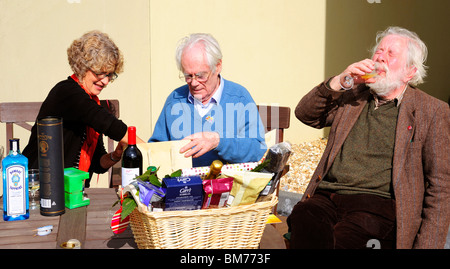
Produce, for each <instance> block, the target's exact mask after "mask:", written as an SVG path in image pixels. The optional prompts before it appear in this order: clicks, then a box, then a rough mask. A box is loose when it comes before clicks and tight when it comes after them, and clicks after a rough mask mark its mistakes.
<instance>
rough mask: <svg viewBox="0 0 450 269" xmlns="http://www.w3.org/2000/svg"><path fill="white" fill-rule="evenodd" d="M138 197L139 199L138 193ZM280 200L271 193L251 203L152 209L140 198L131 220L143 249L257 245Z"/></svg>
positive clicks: (225, 247) (221, 247) (244, 246)
mask: <svg viewBox="0 0 450 269" xmlns="http://www.w3.org/2000/svg"><path fill="white" fill-rule="evenodd" d="M130 193H132V195H133V196H135V195H134V192H133V191H131V192H130ZM135 200H136V201H139V199H136V196H135ZM277 203H278V198H277V196H276V195H271V196H270V197H268V200H267V201H264V202H258V203H254V204H250V205H242V206H235V207H227V208H219V209H202V210H186V211H163V212H149V211H148V210H147V209H146V207H145V206H144V205H143V204H141V203H140V202H137V204H138V207H137V208H136V209H135V210H134V211H133V212H132V213H131V214H130V224H131V229H132V231H133V235H134V239H135V241H136V244H137V245H138V247H139V248H140V249H154V248H155V249H189V248H194V249H231V248H233V249H234V248H258V246H259V242H260V240H261V237H262V234H263V232H264V228H265V225H266V221H267V218H268V216H269V214H271V212H272V208H273V207H274V206H275V205H276V204H277Z"/></svg>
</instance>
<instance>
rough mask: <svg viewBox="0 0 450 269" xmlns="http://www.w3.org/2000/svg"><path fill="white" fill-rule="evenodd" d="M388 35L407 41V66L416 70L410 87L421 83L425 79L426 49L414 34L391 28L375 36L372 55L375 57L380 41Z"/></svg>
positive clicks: (398, 28) (395, 27)
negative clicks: (403, 38) (404, 38)
mask: <svg viewBox="0 0 450 269" xmlns="http://www.w3.org/2000/svg"><path fill="white" fill-rule="evenodd" d="M388 35H397V36H402V37H406V38H407V39H408V51H407V57H408V58H407V64H408V65H409V66H414V67H415V68H416V73H415V74H414V76H413V78H412V79H411V80H410V81H409V84H410V85H412V86H417V85H419V84H421V83H423V81H424V79H425V77H426V76H427V66H426V65H425V62H426V60H427V56H428V49H427V46H426V45H425V43H424V42H423V41H422V40H421V39H420V38H419V36H418V35H417V34H416V33H414V32H411V31H409V30H407V29H405V28H401V27H397V26H391V27H389V28H387V29H386V30H385V31H383V32H379V33H378V34H377V37H376V45H375V46H374V47H373V49H372V55H375V52H376V51H377V48H378V46H379V45H380V43H381V40H383V38H385V37H386V36H388Z"/></svg>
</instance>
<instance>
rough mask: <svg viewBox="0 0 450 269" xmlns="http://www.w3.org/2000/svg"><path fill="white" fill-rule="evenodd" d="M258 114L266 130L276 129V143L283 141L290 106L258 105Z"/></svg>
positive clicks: (289, 114) (287, 125) (288, 119)
mask: <svg viewBox="0 0 450 269" xmlns="http://www.w3.org/2000/svg"><path fill="white" fill-rule="evenodd" d="M257 107H258V111H259V115H260V116H261V120H262V122H263V124H264V126H265V127H266V132H268V131H271V130H273V129H276V130H277V138H276V143H280V142H283V139H284V129H287V128H289V125H290V118H291V108H290V107H284V106H265V105H258V106H257Z"/></svg>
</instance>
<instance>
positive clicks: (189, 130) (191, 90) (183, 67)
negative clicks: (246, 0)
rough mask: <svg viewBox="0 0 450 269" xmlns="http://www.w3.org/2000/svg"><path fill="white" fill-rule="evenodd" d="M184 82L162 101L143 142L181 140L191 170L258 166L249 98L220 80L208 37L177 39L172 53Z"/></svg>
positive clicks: (259, 136) (261, 148)
mask: <svg viewBox="0 0 450 269" xmlns="http://www.w3.org/2000/svg"><path fill="white" fill-rule="evenodd" d="M176 60H177V65H178V69H179V70H180V78H181V79H182V80H183V81H185V82H186V85H183V86H181V87H179V88H177V89H175V90H174V91H173V92H172V93H171V94H170V95H169V97H168V98H167V100H166V102H165V104H164V107H163V109H162V112H161V114H160V116H159V118H158V121H157V122H156V125H155V129H154V132H153V135H152V137H151V138H150V139H149V142H158V141H170V140H180V139H185V140H187V141H186V145H185V146H184V147H183V148H181V153H184V154H185V156H186V157H190V156H192V157H193V159H192V162H193V166H194V167H197V166H209V165H210V164H211V162H212V161H214V160H221V161H222V162H224V163H241V162H256V161H259V160H260V159H261V158H262V156H263V155H264V153H265V151H266V150H267V146H266V144H265V142H264V126H263V123H262V121H261V118H260V116H259V113H258V109H257V107H256V104H255V102H254V101H253V98H252V97H251V95H250V93H249V92H248V91H247V90H246V89H245V88H244V87H243V86H241V85H239V84H237V83H234V82H231V81H228V80H225V79H224V78H223V77H222V76H221V75H220V72H221V70H222V53H221V51H220V47H219V44H218V42H217V41H216V40H215V39H214V37H212V36H211V35H209V34H192V35H190V36H187V37H185V38H183V39H182V40H181V42H180V45H179V46H178V48H177V51H176Z"/></svg>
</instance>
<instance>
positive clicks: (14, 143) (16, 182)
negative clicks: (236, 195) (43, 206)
mask: <svg viewBox="0 0 450 269" xmlns="http://www.w3.org/2000/svg"><path fill="white" fill-rule="evenodd" d="M9 143H10V151H9V155H8V156H6V157H5V158H4V159H3V160H2V170H3V171H2V172H3V219H4V220H5V221H11V220H24V219H28V218H29V217H30V212H29V209H28V159H27V157H25V156H23V155H22V154H21V153H20V148H19V139H17V138H14V139H10V140H9Z"/></svg>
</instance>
